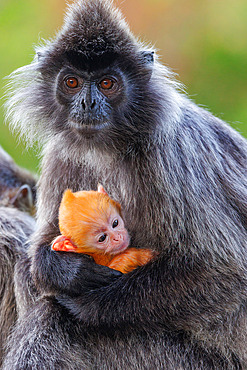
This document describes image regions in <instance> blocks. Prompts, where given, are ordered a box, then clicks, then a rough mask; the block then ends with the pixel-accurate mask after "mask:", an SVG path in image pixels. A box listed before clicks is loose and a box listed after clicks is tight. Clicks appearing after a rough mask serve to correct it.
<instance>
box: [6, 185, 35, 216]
mask: <svg viewBox="0 0 247 370" xmlns="http://www.w3.org/2000/svg"><path fill="white" fill-rule="evenodd" d="M11 203H12V204H13V205H14V206H15V207H17V208H19V209H20V210H22V211H31V210H32V208H33V207H34V199H33V193H32V190H31V188H30V186H29V185H27V184H25V185H22V186H21V187H20V188H19V189H18V192H17V194H16V195H15V197H14V198H12V199H11Z"/></svg>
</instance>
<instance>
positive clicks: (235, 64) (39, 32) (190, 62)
mask: <svg viewBox="0 0 247 370" xmlns="http://www.w3.org/2000/svg"><path fill="white" fill-rule="evenodd" d="M115 3H116V5H118V6H119V7H120V8H121V9H122V11H123V13H124V14H125V15H126V18H127V20H128V21H129V24H130V27H131V29H132V30H133V32H134V33H135V34H137V35H140V34H141V35H142V36H143V37H142V38H143V39H144V41H147V40H150V41H151V42H153V43H154V44H155V46H156V47H157V48H158V51H159V54H160V55H161V56H162V60H163V62H164V63H165V64H166V65H169V66H170V67H171V68H173V69H174V70H175V72H177V73H178V74H179V80H181V81H182V82H183V83H184V84H185V85H186V86H187V92H188V94H189V96H190V97H191V98H192V99H193V100H194V101H195V102H196V103H198V104H201V105H203V106H205V107H207V108H208V109H209V110H210V111H211V112H212V113H214V114H216V115H217V116H219V117H221V118H222V119H224V120H226V121H227V122H229V123H231V124H232V126H233V127H235V128H236V129H237V130H238V131H239V132H241V133H242V134H243V135H245V136H246V137H247V104H246V101H247V89H246V86H247V68H246V66H247V48H246V45H247V42H246V41H247V22H246V14H247V2H246V0H235V1H234V2H232V1H231V0H225V1H215V0H207V1H197V0H180V1H175V0H155V1H154V0H125V1H124V2H123V1H122V0H115ZM64 9H65V0H42V1H36V0H21V1H20V0H0V40H1V41H0V55H1V58H0V73H1V75H0V77H1V78H0V95H1V96H3V95H4V84H5V83H6V82H5V81H3V80H2V78H3V77H4V76H6V75H8V74H9V73H11V72H12V71H13V70H14V69H16V68H18V67H20V66H22V65H25V64H27V63H30V62H31V60H32V58H33V54H34V49H33V46H34V45H35V44H38V43H39V42H40V39H42V38H48V37H50V36H52V35H54V33H55V31H56V29H58V27H59V26H60V25H61V23H62V17H63V12H64ZM3 116H4V114H3V109H1V110H0V145H2V146H3V147H4V148H5V149H6V150H7V151H8V152H9V153H10V155H12V156H13V157H14V158H15V160H16V161H17V163H19V164H20V165H22V166H24V167H27V168H29V169H32V170H35V171H37V167H38V159H37V153H36V152H35V149H34V150H32V151H28V152H27V151H26V149H25V144H23V143H22V144H18V139H17V138H16V137H15V136H14V135H13V134H12V133H10V132H9V130H8V127H7V125H4V123H3Z"/></svg>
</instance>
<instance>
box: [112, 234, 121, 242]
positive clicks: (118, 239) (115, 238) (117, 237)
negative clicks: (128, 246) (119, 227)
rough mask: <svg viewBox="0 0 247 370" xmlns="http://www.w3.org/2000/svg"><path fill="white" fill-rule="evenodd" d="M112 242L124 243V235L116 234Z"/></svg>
mask: <svg viewBox="0 0 247 370" xmlns="http://www.w3.org/2000/svg"><path fill="white" fill-rule="evenodd" d="M112 240H113V241H114V242H120V241H122V240H123V235H122V234H115V235H114V236H113V238H112Z"/></svg>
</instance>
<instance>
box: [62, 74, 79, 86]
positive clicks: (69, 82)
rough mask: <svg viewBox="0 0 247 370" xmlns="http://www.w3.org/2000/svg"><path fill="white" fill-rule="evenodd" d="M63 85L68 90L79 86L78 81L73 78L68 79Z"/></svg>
mask: <svg viewBox="0 0 247 370" xmlns="http://www.w3.org/2000/svg"><path fill="white" fill-rule="evenodd" d="M65 83H66V85H67V86H68V87H69V88H70V89H75V88H76V87H78V85H79V81H78V80H77V78H75V77H68V78H67V79H66V80H65Z"/></svg>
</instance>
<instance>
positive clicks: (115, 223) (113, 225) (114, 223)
mask: <svg viewBox="0 0 247 370" xmlns="http://www.w3.org/2000/svg"><path fill="white" fill-rule="evenodd" d="M117 226H118V219H116V220H114V221H113V223H112V227H113V229H114V227H117Z"/></svg>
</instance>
